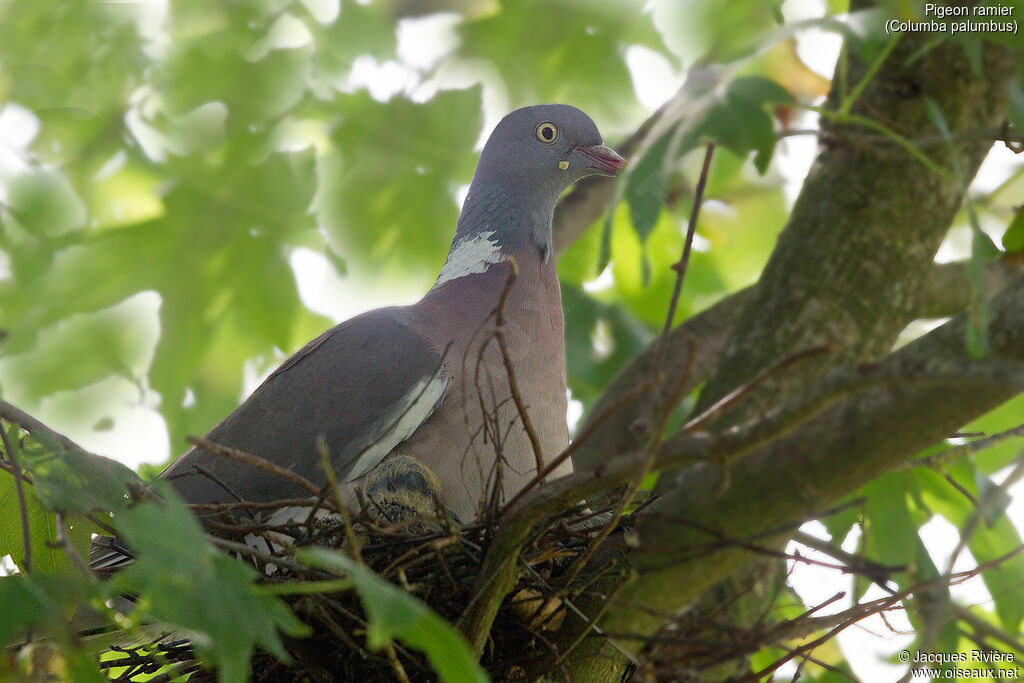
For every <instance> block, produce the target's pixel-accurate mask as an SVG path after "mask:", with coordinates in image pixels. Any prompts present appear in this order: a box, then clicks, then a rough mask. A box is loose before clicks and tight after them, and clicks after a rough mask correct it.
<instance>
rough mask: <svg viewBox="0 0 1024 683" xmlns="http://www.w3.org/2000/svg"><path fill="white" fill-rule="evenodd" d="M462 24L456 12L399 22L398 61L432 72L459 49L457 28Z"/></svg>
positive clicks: (397, 32) (460, 17)
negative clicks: (431, 70) (439, 63)
mask: <svg viewBox="0 0 1024 683" xmlns="http://www.w3.org/2000/svg"><path fill="white" fill-rule="evenodd" d="M461 21H462V16H461V15H459V14H456V13H454V12H441V13H438V14H431V15H428V16H425V17H416V18H409V19H401V20H399V22H398V29H397V31H396V35H397V38H398V50H397V51H398V58H399V59H401V60H402V62H403V63H404V64H406V65H407V66H410V67H412V68H414V69H421V70H424V71H425V70H428V69H431V68H433V67H434V66H435V65H436V64H437V63H438V62H440V61H441V60H442V59H443V58H444V57H446V56H448V55H450V54H451V53H452V52H454V51H455V49H456V48H457V47H458V46H459V42H460V41H459V35H458V33H456V31H455V28H456V27H457V26H458V25H459V22H461Z"/></svg>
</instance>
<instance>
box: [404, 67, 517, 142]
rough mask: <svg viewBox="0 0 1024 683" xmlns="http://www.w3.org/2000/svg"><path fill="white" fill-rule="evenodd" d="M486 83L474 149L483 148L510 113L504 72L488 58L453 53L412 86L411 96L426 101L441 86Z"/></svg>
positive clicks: (456, 88) (459, 88) (459, 87)
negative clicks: (469, 57) (461, 56)
mask: <svg viewBox="0 0 1024 683" xmlns="http://www.w3.org/2000/svg"><path fill="white" fill-rule="evenodd" d="M477 84H480V85H482V86H483V111H484V115H483V126H482V127H481V128H480V137H479V138H477V141H476V145H475V147H474V149H476V151H478V152H479V151H480V150H481V149H483V148H484V143H485V142H487V138H488V137H489V136H490V134H491V131H492V130H494V127H495V126H497V125H498V121H500V120H501V119H502V117H504V116H505V114H508V113H509V110H510V109H511V105H510V104H509V98H508V91H507V89H506V88H505V82H504V80H503V79H502V78H501V74H500V73H499V72H498V70H497V69H496V68H495V66H494V65H493V64H491V63H490V62H489V61H487V60H485V59H463V58H460V57H451V58H449V59H446V60H444V61H443V62H442V63H441V64H440V66H438V67H437V70H436V71H435V72H434V75H433V76H432V77H431V78H429V79H427V80H426V81H424V82H423V83H420V84H418V85H417V86H416V87H414V88H413V90H412V93H411V94H410V97H411V98H412V100H413V101H415V102H424V101H426V100H428V99H430V98H431V97H433V96H434V95H435V94H437V92H438V91H440V90H463V89H465V88H470V87H472V86H474V85H477Z"/></svg>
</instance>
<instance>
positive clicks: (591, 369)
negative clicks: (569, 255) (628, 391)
mask: <svg viewBox="0 0 1024 683" xmlns="http://www.w3.org/2000/svg"><path fill="white" fill-rule="evenodd" d="M562 309H563V310H564V312H565V344H566V348H567V349H569V350H570V351H569V352H568V353H566V360H567V365H568V376H569V388H570V389H571V390H572V395H573V398H575V399H576V400H579V401H582V402H583V404H584V406H585V407H589V405H590V403H591V402H592V401H593V400H594V399H596V398H597V397H598V396H599V395H600V393H601V392H602V391H603V390H604V388H605V387H606V386H608V383H609V382H610V381H611V380H612V378H613V377H614V376H615V375H616V373H618V371H619V370H620V369H621V368H622V366H623V365H625V364H626V363H627V362H629V361H630V360H631V359H632V358H634V357H635V356H636V355H637V354H638V353H639V352H640V351H642V350H643V348H644V347H645V346H646V345H647V342H648V341H649V340H650V339H651V333H650V332H649V331H648V330H647V328H646V327H644V325H643V324H642V323H641V322H640V321H638V320H636V319H635V318H633V317H632V316H631V315H630V314H629V313H628V312H627V311H625V310H623V308H622V307H620V306H611V305H608V304H605V303H601V302H599V301H596V300H595V299H593V298H591V297H589V296H587V294H586V292H584V291H583V290H582V289H579V288H577V287H574V286H572V285H571V284H565V285H563V287H562ZM595 337H596V338H597V340H598V341H599V343H600V348H599V349H595Z"/></svg>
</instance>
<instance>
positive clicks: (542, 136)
mask: <svg viewBox="0 0 1024 683" xmlns="http://www.w3.org/2000/svg"><path fill="white" fill-rule="evenodd" d="M537 139H538V140H540V141H541V142H543V143H545V144H548V145H550V144H551V143H552V142H554V141H555V140H557V139H558V128H557V127H555V124H553V123H551V122H550V121H545V122H544V123H542V124H540V125H539V126H537Z"/></svg>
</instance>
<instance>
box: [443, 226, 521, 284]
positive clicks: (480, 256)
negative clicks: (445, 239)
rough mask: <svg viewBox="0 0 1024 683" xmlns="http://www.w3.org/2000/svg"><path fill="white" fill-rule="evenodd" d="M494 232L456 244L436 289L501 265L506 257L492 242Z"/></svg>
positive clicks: (467, 238)
mask: <svg viewBox="0 0 1024 683" xmlns="http://www.w3.org/2000/svg"><path fill="white" fill-rule="evenodd" d="M493 236H494V231H491V232H481V233H478V234H476V235H474V236H473V237H471V238H470V237H464V238H462V239H461V240H459V241H458V242H456V243H455V246H453V247H452V250H451V253H450V254H448V260H447V261H445V264H444V268H442V269H441V274H440V275H438V276H437V282H435V283H434V287H435V288H436V287H440V286H441V285H442V284H444V283H445V282H448V281H449V280H456V279H458V278H460V277H465V276H466V275H471V274H473V273H482V272H484V271H485V270H487V269H488V268H489V267H490V266H491V264H493V263H501V262H502V261H504V260H505V255H504V254H503V253H502V251H501V247H499V246H498V244H497V243H496V242H493V241H491V237H493Z"/></svg>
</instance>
